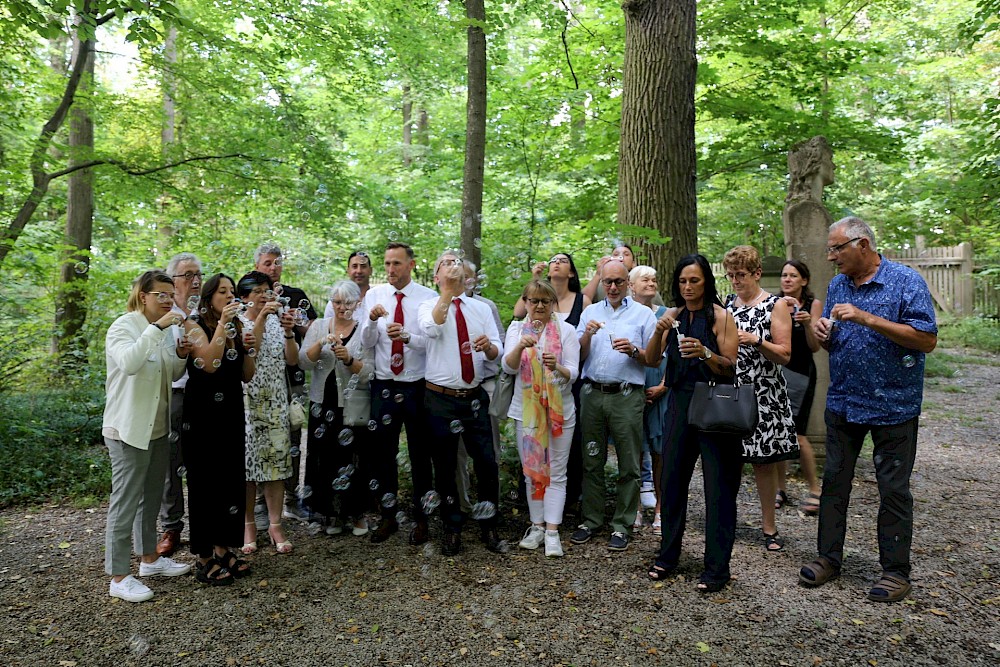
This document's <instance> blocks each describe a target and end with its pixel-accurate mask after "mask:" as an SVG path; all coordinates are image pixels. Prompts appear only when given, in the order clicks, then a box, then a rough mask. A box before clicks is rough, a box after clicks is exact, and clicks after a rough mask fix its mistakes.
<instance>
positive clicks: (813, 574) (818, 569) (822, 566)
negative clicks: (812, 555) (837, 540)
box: [799, 556, 840, 586]
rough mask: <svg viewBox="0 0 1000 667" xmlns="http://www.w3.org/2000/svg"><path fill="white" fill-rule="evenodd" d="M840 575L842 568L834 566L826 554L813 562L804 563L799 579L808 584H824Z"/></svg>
mask: <svg viewBox="0 0 1000 667" xmlns="http://www.w3.org/2000/svg"><path fill="white" fill-rule="evenodd" d="M839 576H840V569H839V568H837V567H834V565H833V563H831V562H830V560H829V559H828V558H827V557H826V556H820V557H819V558H817V559H816V560H814V561H813V562H811V563H807V564H805V565H803V566H802V569H801V570H799V581H801V582H802V583H803V584H805V585H806V586H822V585H823V584H825V583H826V582H828V581H830V580H831V579H836V578H837V577H839Z"/></svg>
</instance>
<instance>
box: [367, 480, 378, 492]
mask: <svg viewBox="0 0 1000 667" xmlns="http://www.w3.org/2000/svg"><path fill="white" fill-rule="evenodd" d="M368 488H369V489H371V490H372V491H378V480H377V479H373V480H371V481H370V482H368Z"/></svg>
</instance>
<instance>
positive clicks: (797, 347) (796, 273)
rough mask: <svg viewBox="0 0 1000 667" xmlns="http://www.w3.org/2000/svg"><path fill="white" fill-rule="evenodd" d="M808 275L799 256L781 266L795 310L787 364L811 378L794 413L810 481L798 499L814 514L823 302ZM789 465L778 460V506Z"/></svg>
mask: <svg viewBox="0 0 1000 667" xmlns="http://www.w3.org/2000/svg"><path fill="white" fill-rule="evenodd" d="M809 278H810V274H809V267H808V266H806V265H805V263H804V262H800V261H799V260H797V259H790V260H788V261H787V262H785V265H784V266H783V267H781V295H782V298H783V299H784V300H785V303H787V304H788V307H789V308H790V309H791V312H792V358H791V359H790V360H789V361H788V363H787V364H785V368H786V369H788V370H790V371H792V372H793V373H799V374H801V375H805V376H808V378H809V384H808V385H807V387H806V393H805V394H804V395H803V396H802V402H801V403H800V404H799V406H798V412H796V413H795V437H796V438H798V441H799V450H800V453H799V470H801V471H802V474H803V476H805V478H806V484H808V485H809V492H808V493H807V494H806V496H805V498H802V500H801V501H800V502H799V509H800V510H802V512H803V513H804V514H808V515H810V516H812V515H814V514H818V513H819V496H820V485H819V479H818V478H817V477H816V454H815V453H814V452H813V448H812V443H811V442H809V438H807V437H806V432H807V430H808V428H809V413H810V412H812V403H813V398H814V397H815V396H816V362H815V361H813V354H814V353H815V352H818V351H819V340H817V339H816V335H815V334H814V333H813V328H812V323H813V321H814V320H818V319H819V318H820V316H821V315H822V314H823V302H822V301H820V300H819V299H817V298H816V297H815V296H813V293H812V290H811V289H809ZM787 465H788V464H787V463H786V462H785V461H782V462H781V463H779V464H778V493H777V495H776V496H775V498H774V507H775V509H779V508H780V507H781V506H782V505H784V504H785V503H787V502H788V494H787V493H786V492H785V473H786V468H787Z"/></svg>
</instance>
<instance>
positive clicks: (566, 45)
mask: <svg viewBox="0 0 1000 667" xmlns="http://www.w3.org/2000/svg"><path fill="white" fill-rule="evenodd" d="M562 6H563V7H566V2H565V0H562ZM566 9H567V11H568V10H569V8H568V7H566ZM567 30H569V17H567V18H566V21H565V22H564V23H563V29H562V34H561V35H560V37H561V38H562V45H563V51H564V52H565V53H566V64H567V65H569V73H570V74H572V75H573V85H574V87H575V88H576V89H577V90H580V81H579V80H578V79H577V78H576V72H575V71H574V70H573V61H572V60H570V57H569V43H568V42H567V41H566V31H567Z"/></svg>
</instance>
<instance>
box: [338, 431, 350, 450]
mask: <svg viewBox="0 0 1000 667" xmlns="http://www.w3.org/2000/svg"><path fill="white" fill-rule="evenodd" d="M337 441H338V442H340V444H341V445H342V446H344V447H346V446H348V445H349V444H351V443H352V442H354V431H352V430H351V429H349V428H345V429H344V430H342V431H341V432H340V435H338V436H337Z"/></svg>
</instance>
